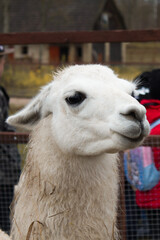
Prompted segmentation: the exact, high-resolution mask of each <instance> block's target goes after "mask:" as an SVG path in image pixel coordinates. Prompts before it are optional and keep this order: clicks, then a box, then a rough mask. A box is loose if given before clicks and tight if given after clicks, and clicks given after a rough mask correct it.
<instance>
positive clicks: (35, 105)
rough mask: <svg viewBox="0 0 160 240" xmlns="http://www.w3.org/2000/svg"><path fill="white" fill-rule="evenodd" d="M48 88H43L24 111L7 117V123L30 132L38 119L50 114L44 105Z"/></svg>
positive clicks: (48, 86)
mask: <svg viewBox="0 0 160 240" xmlns="http://www.w3.org/2000/svg"><path fill="white" fill-rule="evenodd" d="M50 88H51V86H50V85H47V86H46V87H44V88H43V89H42V90H41V92H40V93H39V94H38V95H37V96H36V97H35V98H33V99H32V100H31V102H30V103H29V104H28V105H27V106H26V107H25V108H24V109H22V110H20V111H19V112H18V113H16V114H15V115H13V116H11V117H9V118H8V119H7V123H8V124H10V125H12V126H15V127H20V128H25V129H28V130H31V129H32V128H33V127H34V126H35V125H36V124H37V123H38V122H39V120H40V119H42V118H44V117H46V116H47V115H49V114H50V111H49V109H47V104H46V99H47V97H48V95H49V91H50Z"/></svg>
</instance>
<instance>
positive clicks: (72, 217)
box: [8, 65, 149, 240]
mask: <svg viewBox="0 0 160 240" xmlns="http://www.w3.org/2000/svg"><path fill="white" fill-rule="evenodd" d="M134 90H135V86H134V85H133V84H132V83H129V82H127V81H125V80H123V79H119V78H118V77H117V76H116V75H115V74H114V73H113V71H112V70H111V69H109V68H108V67H105V66H101V65H81V66H79V65H75V66H71V67H68V68H65V69H63V70H62V71H59V72H58V73H57V75H56V76H55V79H54V81H53V82H51V83H50V84H49V85H47V86H46V87H44V88H43V89H42V90H41V92H40V93H39V94H38V95H37V96H36V97H35V98H34V99H33V100H32V101H31V102H30V103H29V105H28V106H27V107H25V108H24V109H23V110H22V111H20V112H19V113H17V114H15V115H14V116H11V117H9V119H8V122H9V123H10V124H12V125H14V126H21V127H26V128H29V129H31V130H33V131H32V133H31V137H30V142H29V145H28V156H27V160H26V165H25V167H24V169H23V172H22V174H21V177H20V181H19V183H18V186H16V189H15V199H14V204H13V209H12V212H13V219H12V229H11V238H12V240H26V239H32V240H33V239H34V240H39V239H45V240H80V239H81V240H82V239H83V240H88V239H90V240H111V239H119V234H118V230H117V226H116V218H117V199H118V182H119V176H118V152H119V151H122V150H125V149H128V148H134V147H136V146H137V145H138V144H140V143H141V142H142V141H143V139H144V137H145V136H147V135H148V134H149V124H148V122H147V120H146V117H145V109H144V107H143V106H141V105H140V104H139V103H138V102H137V101H136V100H135V99H134V98H133V97H132V96H131V94H132V92H133V91H134ZM76 94H77V95H78V96H79V94H83V96H85V97H84V99H82V101H80V102H78V103H77V104H72V102H71V103H70V102H68V101H67V99H68V98H69V100H70V97H71V98H72V97H75V96H76ZM75 98H76V97H75Z"/></svg>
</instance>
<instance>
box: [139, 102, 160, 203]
mask: <svg viewBox="0 0 160 240" xmlns="http://www.w3.org/2000/svg"><path fill="white" fill-rule="evenodd" d="M152 103H153V104H155V105H152ZM141 104H143V105H144V106H145V107H146V110H147V113H146V115H147V119H148V121H149V123H150V124H152V123H153V122H155V121H156V120H157V119H160V100H151V99H150V100H142V101H141ZM156 104H157V105H156ZM150 135H160V124H158V125H157V126H156V127H154V128H153V129H152V130H151V132H150ZM152 150H153V155H154V161H155V166H156V168H157V169H158V170H160V147H159V148H157V147H153V148H152ZM136 203H137V205H138V206H139V207H143V208H160V181H159V183H158V184H157V185H156V186H155V187H154V188H152V189H151V190H149V191H145V192H142V191H139V190H137V191H136Z"/></svg>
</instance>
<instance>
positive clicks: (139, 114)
mask: <svg viewBox="0 0 160 240" xmlns="http://www.w3.org/2000/svg"><path fill="white" fill-rule="evenodd" d="M121 114H122V115H123V116H125V117H126V118H129V119H132V120H137V121H139V122H142V120H143V118H144V115H145V111H144V110H143V109H142V108H138V107H136V106H129V107H127V108H126V109H124V110H123V111H122V112H121Z"/></svg>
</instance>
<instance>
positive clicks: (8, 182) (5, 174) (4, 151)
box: [0, 45, 21, 233]
mask: <svg viewBox="0 0 160 240" xmlns="http://www.w3.org/2000/svg"><path fill="white" fill-rule="evenodd" d="M12 52H13V49H5V48H4V46H2V45H0V80H1V77H2V74H3V71H4V66H5V60H6V59H5V57H6V55H8V54H10V53H12ZM8 109H9V96H8V94H7V91H6V90H5V88H4V87H2V86H0V132H13V131H14V129H13V128H12V127H11V126H9V125H8V124H7V123H6V122H5V120H6V118H7V117H8ZM20 164H21V159H20V155H19V152H18V149H17V146H16V144H2V143H0V229H2V230H3V231H5V232H7V233H9V231H10V209H9V207H10V204H11V202H12V198H13V192H14V185H15V184H16V183H17V182H18V179H19V176H20V171H21V169H20Z"/></svg>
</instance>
